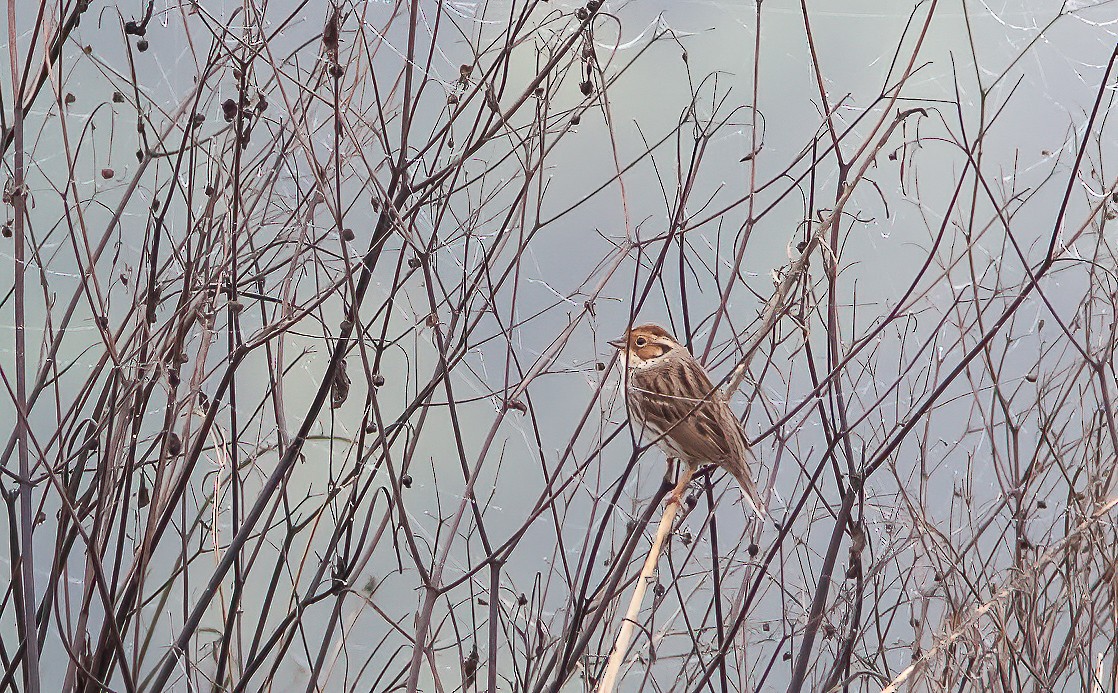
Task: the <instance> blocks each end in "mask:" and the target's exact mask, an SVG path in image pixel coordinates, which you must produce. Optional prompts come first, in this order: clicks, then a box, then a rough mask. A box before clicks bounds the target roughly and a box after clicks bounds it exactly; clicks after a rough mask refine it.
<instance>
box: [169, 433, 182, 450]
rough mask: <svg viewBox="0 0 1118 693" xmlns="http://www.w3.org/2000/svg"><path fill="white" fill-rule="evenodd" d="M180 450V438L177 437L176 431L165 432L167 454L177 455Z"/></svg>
mask: <svg viewBox="0 0 1118 693" xmlns="http://www.w3.org/2000/svg"><path fill="white" fill-rule="evenodd" d="M180 452H182V439H180V438H179V436H178V434H177V433H174V432H171V433H168V434H167V454H169V455H178V454H179V453H180Z"/></svg>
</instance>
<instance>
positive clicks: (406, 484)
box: [400, 474, 411, 488]
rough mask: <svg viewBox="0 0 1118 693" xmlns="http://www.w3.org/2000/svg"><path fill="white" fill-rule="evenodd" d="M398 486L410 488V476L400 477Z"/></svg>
mask: <svg viewBox="0 0 1118 693" xmlns="http://www.w3.org/2000/svg"><path fill="white" fill-rule="evenodd" d="M400 485H401V486H403V487H404V488H411V474H404V475H403V476H401V477H400Z"/></svg>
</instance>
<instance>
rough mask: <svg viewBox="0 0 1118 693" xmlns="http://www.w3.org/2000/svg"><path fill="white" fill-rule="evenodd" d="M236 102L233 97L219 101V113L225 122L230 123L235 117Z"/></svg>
mask: <svg viewBox="0 0 1118 693" xmlns="http://www.w3.org/2000/svg"><path fill="white" fill-rule="evenodd" d="M238 110H239V109H238V108H237V102H236V101H234V100H233V99H225V101H223V102H222V103H221V115H222V116H223V117H224V118H225V122H226V123H232V122H233V119H234V118H236V117H237V111H238Z"/></svg>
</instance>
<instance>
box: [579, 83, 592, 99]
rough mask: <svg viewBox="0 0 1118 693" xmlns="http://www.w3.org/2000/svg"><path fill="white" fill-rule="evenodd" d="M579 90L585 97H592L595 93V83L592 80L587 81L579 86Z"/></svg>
mask: <svg viewBox="0 0 1118 693" xmlns="http://www.w3.org/2000/svg"><path fill="white" fill-rule="evenodd" d="M578 89H579V91H581V92H582V95H583V96H590V95H591V94H593V93H594V83H593V82H591V81H590V80H586V81H585V82H580V83H579V85H578Z"/></svg>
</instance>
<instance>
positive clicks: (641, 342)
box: [637, 337, 648, 347]
mask: <svg viewBox="0 0 1118 693" xmlns="http://www.w3.org/2000/svg"><path fill="white" fill-rule="evenodd" d="M646 344H648V340H647V339H645V338H644V337H637V346H638V347H642V346H644V345H646Z"/></svg>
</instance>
